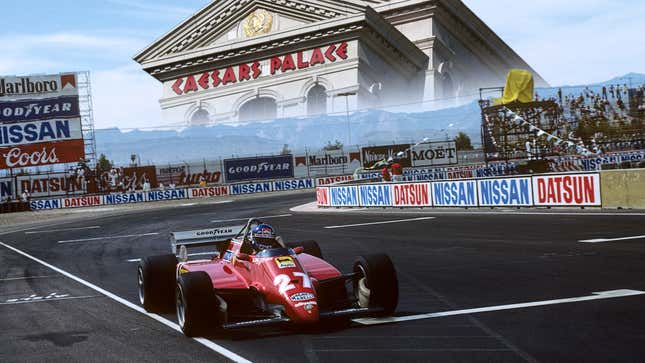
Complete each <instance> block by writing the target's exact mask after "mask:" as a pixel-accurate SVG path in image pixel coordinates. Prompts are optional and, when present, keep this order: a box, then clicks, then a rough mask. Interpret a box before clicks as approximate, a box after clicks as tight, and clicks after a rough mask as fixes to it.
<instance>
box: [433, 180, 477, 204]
mask: <svg viewBox="0 0 645 363" xmlns="http://www.w3.org/2000/svg"><path fill="white" fill-rule="evenodd" d="M432 200H433V205H434V206H435V207H476V206H477V183H476V182H475V181H474V180H461V181H446V182H434V183H432Z"/></svg>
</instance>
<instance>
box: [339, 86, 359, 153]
mask: <svg viewBox="0 0 645 363" xmlns="http://www.w3.org/2000/svg"><path fill="white" fill-rule="evenodd" d="M337 96H339V97H345V116H346V118H347V147H349V145H350V144H351V143H352V128H351V125H350V124H349V96H356V92H344V93H339V94H337Z"/></svg>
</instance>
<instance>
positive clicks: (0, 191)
mask: <svg viewBox="0 0 645 363" xmlns="http://www.w3.org/2000/svg"><path fill="white" fill-rule="evenodd" d="M13 191H14V187H13V179H11V178H2V179H0V201H3V200H5V199H6V198H13V197H14V195H13Z"/></svg>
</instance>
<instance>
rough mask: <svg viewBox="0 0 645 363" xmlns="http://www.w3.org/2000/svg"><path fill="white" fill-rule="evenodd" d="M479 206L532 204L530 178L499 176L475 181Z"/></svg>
mask: <svg viewBox="0 0 645 363" xmlns="http://www.w3.org/2000/svg"><path fill="white" fill-rule="evenodd" d="M477 183H478V186H477V192H478V195H479V206H480V207H503V206H517V207H520V206H532V205H533V192H532V188H531V178H530V177H526V178H500V179H483V180H478V181H477Z"/></svg>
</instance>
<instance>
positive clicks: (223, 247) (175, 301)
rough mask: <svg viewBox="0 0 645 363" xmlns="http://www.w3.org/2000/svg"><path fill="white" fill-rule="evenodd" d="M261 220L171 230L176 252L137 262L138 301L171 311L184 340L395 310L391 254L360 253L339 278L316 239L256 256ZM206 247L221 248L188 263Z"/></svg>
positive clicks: (151, 308)
mask: <svg viewBox="0 0 645 363" xmlns="http://www.w3.org/2000/svg"><path fill="white" fill-rule="evenodd" d="M260 223H262V222H261V221H259V220H256V219H250V220H249V221H248V222H247V224H246V225H244V226H237V227H223V228H213V229H206V230H199V231H189V232H175V233H173V234H172V237H171V240H172V241H171V242H172V248H173V252H174V253H173V254H168V255H163V256H153V257H146V258H143V259H142V260H141V263H140V264H139V268H138V285H139V299H140V301H141V304H142V305H143V306H144V308H145V309H146V310H147V311H149V312H168V311H172V309H173V308H174V309H175V310H176V312H177V320H178V321H179V325H180V326H181V329H182V330H183V332H184V334H185V335H187V336H196V335H203V334H207V333H209V332H211V331H212V330H213V329H231V328H244V327H254V326H262V325H271V324H279V323H291V324H301V325H311V324H316V323H319V322H321V321H323V320H325V319H329V318H343V317H345V318H350V317H358V316H362V317H364V316H387V315H391V314H392V313H393V312H394V309H395V308H396V305H397V303H398V281H397V277H396V270H395V269H394V266H393V265H392V262H391V260H390V258H389V257H388V256H387V255H384V254H373V255H366V256H359V257H358V258H357V259H356V262H355V263H354V266H353V271H352V272H351V273H349V274H342V273H341V272H340V271H338V270H337V269H336V268H335V267H334V266H332V265H331V264H329V263H328V262H326V261H325V260H324V259H323V258H322V254H321V251H320V248H319V246H318V244H317V243H316V242H315V241H304V242H300V243H293V244H285V243H283V242H282V240H280V239H278V241H280V246H279V247H275V248H268V249H264V250H262V251H254V250H253V248H252V247H251V243H250V242H251V240H250V238H251V230H252V228H253V227H254V226H257V225H258V224H260ZM236 231H239V232H236ZM223 237H229V238H226V239H224V238H223ZM206 246H210V247H216V249H217V250H216V251H214V252H212V254H213V257H212V258H210V259H205V260H192V261H188V256H189V255H188V253H187V248H195V247H202V248H204V247H206ZM208 253H209V252H202V253H195V254H193V255H203V254H208Z"/></svg>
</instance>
